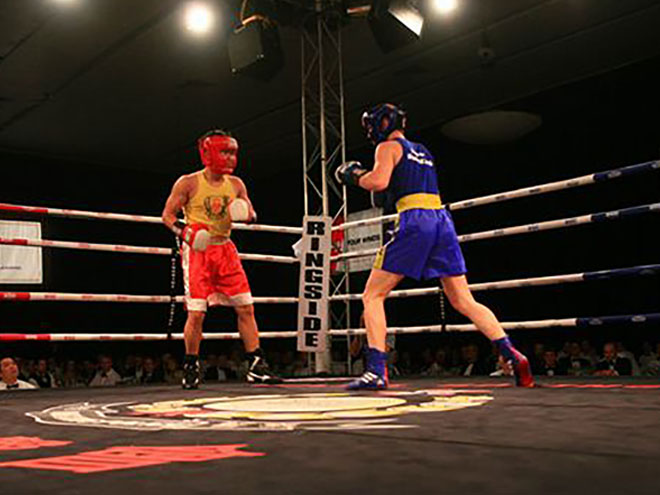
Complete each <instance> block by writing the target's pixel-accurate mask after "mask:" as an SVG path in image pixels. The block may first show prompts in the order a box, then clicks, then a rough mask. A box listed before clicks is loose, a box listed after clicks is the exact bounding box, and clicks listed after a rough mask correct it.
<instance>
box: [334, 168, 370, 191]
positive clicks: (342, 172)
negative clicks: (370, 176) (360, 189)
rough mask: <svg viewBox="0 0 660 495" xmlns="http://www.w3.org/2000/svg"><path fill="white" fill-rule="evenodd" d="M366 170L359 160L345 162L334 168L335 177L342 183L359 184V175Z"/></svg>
mask: <svg viewBox="0 0 660 495" xmlns="http://www.w3.org/2000/svg"><path fill="white" fill-rule="evenodd" d="M367 172H368V170H367V169H366V168H364V167H363V166H362V164H361V163H360V162H346V163H342V164H341V165H339V167H337V170H335V179H336V180H337V182H339V183H340V184H342V185H347V186H359V185H360V177H362V176H363V175H364V174H366V173H367Z"/></svg>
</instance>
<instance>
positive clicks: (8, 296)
mask: <svg viewBox="0 0 660 495" xmlns="http://www.w3.org/2000/svg"><path fill="white" fill-rule="evenodd" d="M252 300H253V302H254V303H255V304H278V303H286V304H289V303H291V304H293V303H297V302H299V299H298V298H297V297H286V296H284V297H279V296H272V297H253V298H252ZM0 301H21V302H24V301H69V302H117V303H172V302H174V303H183V302H184V296H174V297H173V296H139V295H129V294H82V293H70V292H0Z"/></svg>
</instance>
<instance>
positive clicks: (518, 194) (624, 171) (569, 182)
mask: <svg viewBox="0 0 660 495" xmlns="http://www.w3.org/2000/svg"><path fill="white" fill-rule="evenodd" d="M652 170H660V161H658V160H655V161H650V162H644V163H639V164H636V165H628V166H626V167H621V168H615V169H612V170H607V171H605V172H596V173H595V174H590V175H583V176H581V177H575V178H573V179H566V180H561V181H557V182H550V183H547V184H541V185H538V186H530V187H524V188H522V189H514V190H512V191H505V192H502V193H495V194H490V195H488V196H481V197H478V198H473V199H465V200H463V201H457V202H455V203H448V204H447V205H446V207H447V208H448V209H450V210H452V211H456V210H462V209H464V208H472V207H474V206H481V205H485V204H491V203H499V202H502V201H508V200H510V199H515V198H523V197H528V196H536V195H537V194H543V193H548V192H552V191H558V190H562V189H571V188H573V187H578V186H586V185H589V184H593V183H595V182H604V181H607V180H612V179H618V178H620V177H627V176H630V175H634V174H638V173H642V172H650V171H652ZM398 216H399V215H398V213H395V214H392V215H385V216H382V217H376V218H367V219H364V220H355V221H353V222H345V223H343V224H341V225H335V226H334V227H332V231H333V232H334V231H335V230H346V229H349V228H352V227H362V226H364V225H371V224H374V223H380V222H387V221H389V220H395V219H396V218H397V217H398Z"/></svg>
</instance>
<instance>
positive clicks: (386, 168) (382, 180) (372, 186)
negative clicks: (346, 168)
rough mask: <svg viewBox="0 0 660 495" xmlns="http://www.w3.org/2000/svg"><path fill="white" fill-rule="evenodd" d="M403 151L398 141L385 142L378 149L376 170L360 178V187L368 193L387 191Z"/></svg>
mask: <svg viewBox="0 0 660 495" xmlns="http://www.w3.org/2000/svg"><path fill="white" fill-rule="evenodd" d="M402 153H403V150H402V148H401V145H400V144H399V143H398V142H396V141H385V142H384V143H380V144H379V145H378V147H377V148H376V153H375V163H374V168H373V170H372V171H371V172H367V173H366V174H364V175H363V176H362V177H360V180H359V182H358V183H359V185H360V187H361V188H363V189H366V190H367V191H383V190H385V189H387V186H388V185H389V183H390V179H391V178H392V172H393V171H394V167H395V166H396V164H397V163H398V162H399V160H400V159H401V154H402Z"/></svg>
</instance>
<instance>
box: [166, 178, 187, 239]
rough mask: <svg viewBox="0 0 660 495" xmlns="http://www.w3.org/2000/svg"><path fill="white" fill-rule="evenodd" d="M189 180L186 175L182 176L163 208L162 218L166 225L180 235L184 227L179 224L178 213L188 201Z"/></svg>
mask: <svg viewBox="0 0 660 495" xmlns="http://www.w3.org/2000/svg"><path fill="white" fill-rule="evenodd" d="M187 182H188V181H187V180H186V177H185V176H184V177H180V178H179V179H178V180H177V181H176V182H175V183H174V186H173V187H172V191H171V192H170V195H169V197H168V198H167V201H166V202H165V208H163V214H162V216H161V218H162V219H163V223H164V224H165V226H166V227H167V228H168V229H170V230H171V231H172V232H174V234H176V235H178V236H180V235H181V232H182V230H183V229H182V227H181V226H179V225H176V224H177V220H178V218H177V215H178V213H179V212H180V211H181V210H182V209H183V207H184V206H185V204H186V203H187V202H188V183H187Z"/></svg>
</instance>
